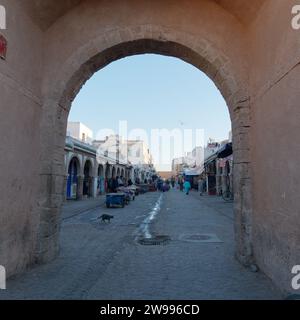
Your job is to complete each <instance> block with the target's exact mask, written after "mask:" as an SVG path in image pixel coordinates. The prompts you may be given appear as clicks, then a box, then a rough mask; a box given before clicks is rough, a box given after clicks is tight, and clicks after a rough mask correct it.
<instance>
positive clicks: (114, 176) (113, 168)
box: [111, 166, 117, 178]
mask: <svg viewBox="0 0 300 320" xmlns="http://www.w3.org/2000/svg"><path fill="white" fill-rule="evenodd" d="M116 176H117V169H116V167H115V166H113V167H112V171H111V177H112V178H116Z"/></svg>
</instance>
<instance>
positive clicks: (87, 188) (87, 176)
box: [82, 160, 93, 197]
mask: <svg viewBox="0 0 300 320" xmlns="http://www.w3.org/2000/svg"><path fill="white" fill-rule="evenodd" d="M92 172H93V165H92V162H91V161H90V160H86V161H85V164H84V167H83V191H82V195H83V196H86V197H91V196H92V193H93V176H92Z"/></svg>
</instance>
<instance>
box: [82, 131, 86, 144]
mask: <svg viewBox="0 0 300 320" xmlns="http://www.w3.org/2000/svg"><path fill="white" fill-rule="evenodd" d="M82 141H83V142H85V133H83V134H82Z"/></svg>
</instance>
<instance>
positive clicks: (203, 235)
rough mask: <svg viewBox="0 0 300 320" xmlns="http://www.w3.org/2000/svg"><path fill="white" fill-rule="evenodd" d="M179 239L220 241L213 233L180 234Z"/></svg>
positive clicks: (204, 241) (205, 241)
mask: <svg viewBox="0 0 300 320" xmlns="http://www.w3.org/2000/svg"><path fill="white" fill-rule="evenodd" d="M179 240H182V241H187V242H203V243H221V242H222V241H221V240H220V239H219V238H218V237H217V235H215V234H213V233H201V234H200V233H197V234H182V235H181V236H180V237H179Z"/></svg>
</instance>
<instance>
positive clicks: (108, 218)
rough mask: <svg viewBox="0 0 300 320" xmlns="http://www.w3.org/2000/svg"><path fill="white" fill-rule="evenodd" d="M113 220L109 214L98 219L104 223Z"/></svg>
mask: <svg viewBox="0 0 300 320" xmlns="http://www.w3.org/2000/svg"><path fill="white" fill-rule="evenodd" d="M113 218H114V216H110V215H109V214H103V215H102V216H100V217H99V218H98V219H101V220H102V222H105V221H108V222H110V220H111V219H113Z"/></svg>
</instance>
